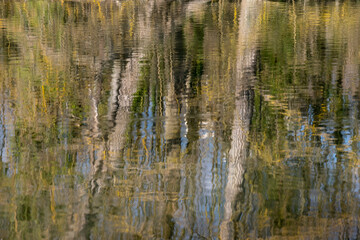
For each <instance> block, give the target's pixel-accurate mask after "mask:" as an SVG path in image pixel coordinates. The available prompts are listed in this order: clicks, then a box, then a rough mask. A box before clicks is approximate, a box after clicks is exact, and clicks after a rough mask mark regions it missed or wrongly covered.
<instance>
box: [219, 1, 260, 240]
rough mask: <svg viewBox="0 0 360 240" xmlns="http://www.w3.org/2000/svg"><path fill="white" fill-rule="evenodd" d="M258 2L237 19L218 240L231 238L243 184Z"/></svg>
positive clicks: (247, 6) (243, 9) (248, 4)
mask: <svg viewBox="0 0 360 240" xmlns="http://www.w3.org/2000/svg"><path fill="white" fill-rule="evenodd" d="M261 6H262V2H261V1H253V0H244V1H242V2H241V12H240V19H239V35H238V54H237V74H236V92H235V94H236V100H235V111H234V121H233V130H232V134H231V138H232V142H231V149H230V152H229V164H228V169H229V170H228V180H227V184H226V188H225V205H224V218H223V222H222V224H221V229H220V237H221V239H233V238H234V231H235V229H234V224H233V222H232V217H233V211H234V206H235V204H236V197H237V195H238V194H239V192H240V185H241V183H242V181H243V174H244V163H245V161H246V157H247V149H248V142H247V139H246V138H247V134H248V131H249V129H250V119H251V116H252V101H253V94H252V93H251V91H252V86H253V84H252V80H254V76H253V73H252V71H253V69H252V67H253V65H254V63H255V53H256V46H257V31H258V29H257V28H258V27H257V21H258V18H259V15H260V13H261Z"/></svg>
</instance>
